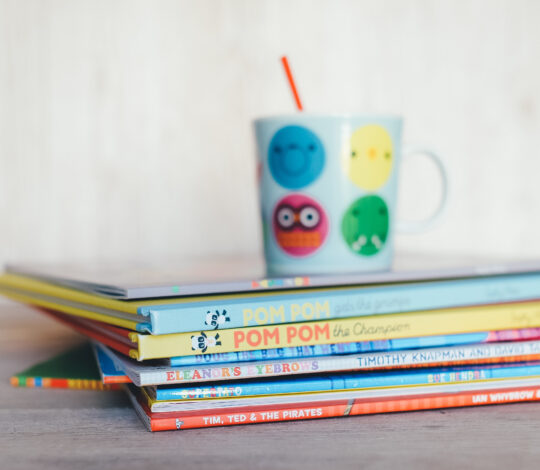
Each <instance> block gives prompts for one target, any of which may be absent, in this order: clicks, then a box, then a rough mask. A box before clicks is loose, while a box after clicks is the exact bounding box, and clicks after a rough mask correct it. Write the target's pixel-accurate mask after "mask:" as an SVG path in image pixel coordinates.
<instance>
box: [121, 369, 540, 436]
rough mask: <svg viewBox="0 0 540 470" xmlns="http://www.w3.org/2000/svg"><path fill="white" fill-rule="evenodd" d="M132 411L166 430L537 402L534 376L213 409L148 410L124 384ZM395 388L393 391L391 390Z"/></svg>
mask: <svg viewBox="0 0 540 470" xmlns="http://www.w3.org/2000/svg"><path fill="white" fill-rule="evenodd" d="M127 392H128V396H129V398H130V400H131V403H132V404H133V407H134V408H135V411H136V413H137V415H138V416H139V417H140V419H141V420H142V421H143V423H144V424H145V425H146V427H147V429H148V430H149V431H169V430H183V429H193V428H205V427H214V426H230V425H236V424H256V423H269V422H277V421H291V420H300V419H317V418H333V417H342V416H355V415H365V414H375V413H391V412H398V411H414V410H428V409H439V408H452V407H464V406H480V405H489V404H502V403H516V402H525V401H537V400H539V399H540V386H539V382H538V379H536V378H535V379H521V380H501V381H499V382H495V383H483V382H480V383H469V384H459V385H442V386H433V387H418V388H416V389H415V390H408V391H407V394H403V390H401V389H399V390H398V391H397V393H396V392H395V391H393V390H392V389H390V390H389V391H388V389H387V390H386V394H382V393H381V391H375V392H374V391H354V392H347V393H346V394H341V395H340V396H339V398H338V397H337V396H334V397H333V398H331V399H328V400H324V401H315V400H312V401H305V402H300V403H298V400H296V402H295V400H291V401H290V402H288V403H280V404H267V405H262V406H251V407H238V408H228V409H215V410H211V409H208V410H195V411H193V410H189V411H174V412H161V413H157V412H152V411H150V410H149V408H148V406H147V405H146V403H145V400H144V397H143V396H141V394H140V392H139V391H138V390H137V389H136V388H134V387H132V386H128V388H127ZM393 392H394V393H393Z"/></svg>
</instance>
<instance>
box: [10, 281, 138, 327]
mask: <svg viewBox="0 0 540 470" xmlns="http://www.w3.org/2000/svg"><path fill="white" fill-rule="evenodd" d="M0 292H1V293H2V295H5V296H6V297H9V298H10V299H13V300H17V301H18V302H22V303H25V304H29V305H34V306H35V305H38V306H40V307H45V308H50V309H51V310H57V311H59V312H63V313H68V314H70V315H75V316H77V317H83V318H89V319H90V320H96V321H100V322H104V323H109V324H111V325H116V326H121V327H123V328H127V329H129V330H134V331H136V330H137V324H138V323H137V322H136V321H131V320H125V319H123V318H118V317H113V316H111V315H103V314H100V313H95V312H91V311H89V310H83V309H80V308H76V307H71V306H68V305H62V304H57V303H55V302H51V301H48V300H44V299H39V298H36V297H32V296H27V295H24V294H21V293H18V292H12V291H9V290H4V289H2V288H1V287H0Z"/></svg>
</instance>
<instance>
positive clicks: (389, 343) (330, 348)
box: [170, 329, 540, 366]
mask: <svg viewBox="0 0 540 470" xmlns="http://www.w3.org/2000/svg"><path fill="white" fill-rule="evenodd" d="M490 334H491V333H489V332H486V331H484V332H479V333H463V334H457V335H443V336H424V337H420V338H399V339H391V340H380V341H364V342H359V343H338V344H324V345H318V346H298V347H295V348H277V349H259V350H256V351H243V352H229V353H220V354H198V355H195V356H179V357H171V358H170V364H171V366H191V365H203V364H217V363H225V362H248V361H267V360H272V359H293V358H308V357H318V356H337V355H342V354H356V353H364V352H377V351H392V350H398V349H415V348H432V347H437V346H455V345H459V344H475V343H484V342H487V341H488V339H489V338H490ZM539 336H540V329H539Z"/></svg>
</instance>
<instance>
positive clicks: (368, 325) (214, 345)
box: [42, 302, 540, 361]
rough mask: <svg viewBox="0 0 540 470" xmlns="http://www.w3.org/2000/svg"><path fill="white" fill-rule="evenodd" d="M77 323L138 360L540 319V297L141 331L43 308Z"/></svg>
mask: <svg viewBox="0 0 540 470" xmlns="http://www.w3.org/2000/svg"><path fill="white" fill-rule="evenodd" d="M42 311H44V312H45V313H47V314H48V315H50V316H52V317H53V318H56V319H57V320H59V321H61V322H62V323H65V324H66V325H69V326H71V327H72V328H73V329H75V330H77V331H79V332H81V333H82V334H85V335H86V336H89V337H91V338H94V339H97V340H98V341H101V342H103V343H104V344H107V345H109V346H111V347H113V348H114V349H116V350H117V351H119V352H121V353H123V354H126V355H128V356H130V357H132V358H134V359H137V360H139V361H142V360H148V359H160V358H168V357H173V356H178V355H195V354H200V353H205V352H206V351H209V353H212V352H214V351H215V350H216V349H218V350H219V349H220V348H221V347H223V350H224V351H223V352H231V351H250V350H257V349H260V348H261V347H264V348H272V347H274V348H276V347H282V346H287V347H295V346H309V345H317V344H334V343H339V342H347V341H348V342H352V341H373V340H380V339H394V338H401V337H409V336H410V337H417V336H430V335H440V334H443V333H446V334H456V333H463V332H474V331H483V330H485V329H486V328H488V327H493V328H495V329H519V328H527V327H536V326H538V325H540V302H524V303H512V304H500V305H494V306H484V307H471V308H462V309H456V310H453V309H452V310H439V311H435V312H418V313H414V314H393V315H376V316H373V317H360V318H359V319H347V320H331V321H327V322H310V323H300V324H290V325H276V326H274V327H271V328H266V327H256V328H239V329H234V330H223V331H221V332H220V333H221V336H220V333H209V334H206V333H205V332H201V333H195V334H191V333H177V334H171V335H162V336H153V335H141V334H138V333H134V332H131V331H129V330H125V329H122V328H118V327H113V326H111V325H107V324H103V323H99V322H94V321H91V320H86V319H83V318H74V317H70V316H69V315H63V314H60V313H57V312H54V311H49V310H42Z"/></svg>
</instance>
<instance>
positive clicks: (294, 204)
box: [272, 194, 328, 257]
mask: <svg viewBox="0 0 540 470" xmlns="http://www.w3.org/2000/svg"><path fill="white" fill-rule="evenodd" d="M272 222H273V227H274V236H275V239H276V242H277V244H278V245H279V246H280V248H281V249H282V250H283V251H285V253H287V254H289V255H292V256H298V257H301V256H308V255H310V254H312V253H314V252H315V251H317V250H318V249H319V248H320V247H321V246H322V244H323V243H324V241H325V240H326V237H327V235H328V217H327V216H326V213H325V212H324V209H323V208H322V207H321V205H320V204H319V203H318V202H316V201H315V200H314V199H312V198H310V197H308V196H305V195H303V194H292V195H290V196H287V197H285V198H283V199H282V200H281V201H279V202H278V204H277V205H276V207H275V209H274V214H273V220H272Z"/></svg>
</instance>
